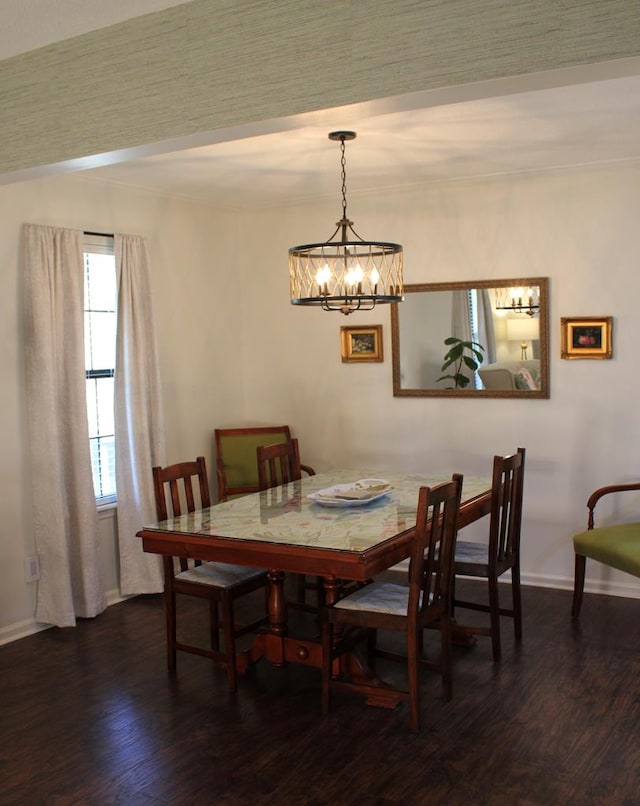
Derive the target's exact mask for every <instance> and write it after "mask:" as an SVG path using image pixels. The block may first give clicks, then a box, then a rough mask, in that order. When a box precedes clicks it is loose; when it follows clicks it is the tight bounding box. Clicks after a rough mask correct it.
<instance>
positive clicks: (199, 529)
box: [138, 468, 491, 708]
mask: <svg viewBox="0 0 640 806" xmlns="http://www.w3.org/2000/svg"><path fill="white" fill-rule="evenodd" d="M450 478H451V475H446V474H442V473H440V474H438V473H436V474H428V475H423V474H418V473H407V472H391V471H383V472H381V471H380V470H377V471H376V470H371V469H362V468H356V469H339V470H330V471H327V472H324V473H319V474H317V475H313V476H307V477H304V478H302V479H300V480H299V481H295V482H291V483H289V484H285V485H280V486H278V487H273V488H270V489H268V490H265V491H263V492H259V493H252V494H249V495H245V496H241V497H238V498H233V499H231V500H228V501H225V502H221V503H218V504H215V505H213V506H210V507H207V508H205V509H199V510H196V511H194V512H191V513H187V514H183V515H180V516H178V517H174V518H169V519H168V520H166V521H162V522H160V523H152V524H150V525H148V526H145V527H144V528H143V529H141V530H140V531H139V532H138V536H139V537H140V538H141V540H142V545H143V549H144V551H146V552H151V553H154V554H161V555H167V556H173V557H188V558H193V559H198V560H202V561H217V562H228V563H236V564H239V565H247V566H253V567H257V568H265V569H267V571H268V597H267V600H268V604H267V610H268V622H267V624H266V626H265V629H264V630H262V631H260V632H259V633H257V634H256V636H255V638H254V640H253V643H252V644H251V645H250V646H249V647H247V648H245V649H242V650H241V651H239V652H238V654H237V658H236V665H237V669H238V672H239V673H240V674H242V673H244V672H246V670H247V669H248V667H249V666H250V665H252V664H254V663H256V662H257V661H258V660H260V659H262V658H265V659H267V660H268V661H270V662H271V663H274V664H277V665H282V664H285V663H290V662H293V663H302V664H307V665H310V666H315V667H318V668H321V667H322V644H321V641H320V639H319V637H317V636H311V637H309V636H301V635H293V634H290V632H289V628H288V619H287V601H286V596H285V592H284V587H283V586H284V579H285V575H286V574H287V573H295V574H304V575H310V576H315V577H317V578H318V579H322V581H323V587H324V592H323V601H324V604H325V605H327V606H329V605H332V604H334V603H335V602H336V601H337V599H338V598H339V597H340V595H341V591H342V590H343V586H344V585H345V583H348V582H351V583H366V582H367V581H368V580H370V579H372V578H373V577H375V575H376V574H379V573H381V572H382V571H384V570H386V569H388V568H390V567H391V566H393V565H395V564H396V563H398V562H400V561H401V560H403V559H405V558H407V557H409V555H410V552H411V541H412V537H413V533H414V527H415V523H416V512H417V504H418V493H419V490H420V488H421V487H425V486H427V487H431V486H434V485H436V484H439V483H441V482H443V481H448V480H450ZM370 480H373V481H372V482H371V481H370ZM357 482H360V483H361V484H360V485H359V486H360V487H362V486H363V484H362V482H366V484H364V486H369V487H373V488H375V489H378V490H379V491H382V490H383V491H382V492H380V494H377V493H376V494H375V495H371V496H370V497H363V498H341V497H339V496H338V495H336V494H334V493H335V488H336V486H339V487H340V489H344V488H343V487H342V486H343V485H345V486H346V487H351V486H353V485H354V484H356V483H357ZM490 488H491V480H490V478H487V477H480V476H465V477H464V480H463V487H462V500H461V504H460V511H459V515H458V526H459V528H462V527H464V526H467V525H468V524H470V523H472V522H473V521H475V520H478V519H479V518H481V517H484V515H486V514H487V513H488V512H489V509H490V500H491V489H490ZM323 491H329V492H328V493H326V492H323ZM341 663H342V664H343V667H341V669H340V670H336V674H338V673H343V672H344V673H347V674H348V675H349V676H350V678H351V679H352V680H353V681H355V683H356V685H357V682H358V680H362V682H363V684H365V683H366V685H367V687H368V689H369V690H370V689H371V683H372V680H373V679H374V678H375V676H374V675H373V673H372V672H371V670H370V669H368V668H367V666H366V663H364V662H363V661H362V659H361V658H358V657H356V656H346V657H345V658H343V659H342V660H341ZM379 689H380V690H379V696H368V697H367V702H368V703H369V704H372V705H379V706H382V707H389V708H390V707H394V706H395V704H396V703H397V697H395V696H394V695H392V694H390V693H387V692H386V689H385V686H384V684H382V683H381V684H380V686H379Z"/></svg>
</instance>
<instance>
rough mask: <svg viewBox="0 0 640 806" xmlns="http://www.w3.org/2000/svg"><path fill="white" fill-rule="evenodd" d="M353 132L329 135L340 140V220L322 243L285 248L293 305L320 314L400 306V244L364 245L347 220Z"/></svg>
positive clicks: (378, 243) (371, 243)
mask: <svg viewBox="0 0 640 806" xmlns="http://www.w3.org/2000/svg"><path fill="white" fill-rule="evenodd" d="M355 137H356V134H355V132H343V131H340V132H331V133H330V134H329V139H330V140H335V141H339V142H340V151H341V161H340V162H341V165H342V218H341V219H340V221H338V222H337V223H336V230H335V232H334V233H333V235H332V236H331V237H330V238H329V240H328V241H325V242H324V243H310V244H302V245H300V246H292V247H291V249H289V280H290V290H291V303H292V304H293V305H319V306H320V307H321V308H322V309H323V310H325V311H340V312H341V313H344V314H350V313H353V311H358V310H363V311H369V310H371V309H372V308H374V307H375V306H376V304H378V303H384V302H387V303H388V302H401V301H402V299H403V297H402V294H403V282H402V246H400V244H397V243H388V242H385V241H365V240H364V239H363V238H361V237H360V236H359V235H358V233H357V232H356V231H355V230H354V229H353V222H352V221H349V219H348V218H347V191H346V182H347V175H346V169H345V166H346V159H345V145H344V144H345V141H346V140H354V139H355Z"/></svg>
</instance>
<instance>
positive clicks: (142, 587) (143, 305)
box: [114, 235, 165, 596]
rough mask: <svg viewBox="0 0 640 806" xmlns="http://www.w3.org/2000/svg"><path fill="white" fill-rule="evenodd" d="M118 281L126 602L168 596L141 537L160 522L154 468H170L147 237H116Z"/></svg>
mask: <svg viewBox="0 0 640 806" xmlns="http://www.w3.org/2000/svg"><path fill="white" fill-rule="evenodd" d="M114 251H115V257H116V271H117V278H118V332H117V338H116V372H115V443H116V489H117V491H118V541H119V548H120V590H121V592H122V594H123V595H124V596H127V595H133V594H139V593H157V592H159V591H161V590H163V587H164V583H163V572H162V560H161V558H160V556H158V555H155V554H146V553H145V552H143V550H142V541H141V540H140V538H139V537H136V532H138V531H139V530H140V529H141V528H142V527H143V526H145V525H147V524H149V523H154V522H155V521H156V520H157V517H156V506H155V499H154V493H153V478H152V474H151V468H152V467H153V466H154V465H164V464H165V445H164V422H163V416H162V399H161V394H160V371H159V362H158V354H157V347H156V339H155V328H154V322H153V313H152V305H151V284H150V280H149V260H148V255H147V246H146V242H145V240H144V238H141V237H138V236H135V235H116V236H115V238H114Z"/></svg>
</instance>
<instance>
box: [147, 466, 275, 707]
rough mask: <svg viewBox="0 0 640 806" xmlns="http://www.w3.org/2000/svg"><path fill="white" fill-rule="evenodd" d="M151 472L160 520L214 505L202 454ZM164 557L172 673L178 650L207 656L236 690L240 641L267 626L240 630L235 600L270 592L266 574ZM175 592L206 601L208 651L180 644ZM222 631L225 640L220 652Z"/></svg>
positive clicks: (262, 571)
mask: <svg viewBox="0 0 640 806" xmlns="http://www.w3.org/2000/svg"><path fill="white" fill-rule="evenodd" d="M152 472H153V484H154V491H155V499H156V510H157V516H158V520H159V521H164V520H167V519H168V518H171V517H177V516H179V515H182V514H183V511H184V512H193V511H194V510H196V509H204V508H206V507H208V506H210V504H211V501H210V494H209V480H208V477H207V466H206V462H205V459H204V456H198V458H197V459H196V460H195V461H194V462H191V461H189V462H178V463H177V464H173V465H168V466H167V467H154V468H153V470H152ZM198 499H199V500H198ZM162 559H163V562H164V580H165V584H164V592H165V603H166V622H167V665H168V668H169V671H171V672H173V671H175V669H176V651H177V650H180V651H181V652H190V653H192V654H195V655H203V656H204V657H207V658H211V659H213V660H215V661H217V662H220V663H223V664H225V665H226V669H227V679H228V681H229V688H230V689H231V690H232V691H235V689H236V685H237V677H236V650H235V646H236V638H239V637H240V636H241V635H245V634H246V633H248V632H252V631H254V630H255V629H256V628H257V627H258V626H260V625H261V624H263V623H265V621H266V617H261V618H260V619H258V620H255V621H253V622H252V623H250V624H246V625H244V626H239V625H237V624H236V623H235V621H234V602H235V600H236V599H238V597H240V596H244V595H246V594H248V593H251V592H252V591H255V590H259V589H260V588H264V589H265V592H266V585H267V573H266V571H264V570H262V569H258V568H249V567H247V566H244V565H232V564H230V563H218V562H201V561H200V560H189V559H188V558H187V557H179V558H173V557H167V556H163V558H162ZM176 566H178V567H176ZM178 568H179V570H178ZM176 594H183V595H187V596H196V597H200V598H202V599H207V600H208V602H209V632H210V643H211V648H210V649H204V648H202V647H199V646H195V645H193V644H188V643H185V642H184V641H180V640H178V638H177V619H176ZM220 611H221V614H220ZM220 615H222V618H221V617H220ZM220 632H222V638H223V648H222V649H221V648H220Z"/></svg>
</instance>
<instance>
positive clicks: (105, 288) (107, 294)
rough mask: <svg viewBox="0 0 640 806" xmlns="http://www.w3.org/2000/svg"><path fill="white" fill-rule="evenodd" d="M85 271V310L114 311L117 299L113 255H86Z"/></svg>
mask: <svg viewBox="0 0 640 806" xmlns="http://www.w3.org/2000/svg"><path fill="white" fill-rule="evenodd" d="M85 270H86V282H85V308H92V309H93V310H96V309H97V310H102V311H104V310H111V311H114V310H115V307H116V298H117V297H116V272H115V261H114V257H113V255H97V254H94V253H93V252H92V253H85Z"/></svg>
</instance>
